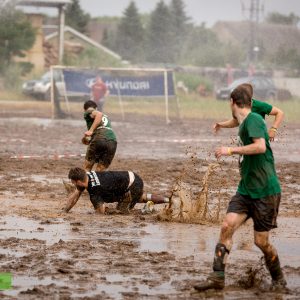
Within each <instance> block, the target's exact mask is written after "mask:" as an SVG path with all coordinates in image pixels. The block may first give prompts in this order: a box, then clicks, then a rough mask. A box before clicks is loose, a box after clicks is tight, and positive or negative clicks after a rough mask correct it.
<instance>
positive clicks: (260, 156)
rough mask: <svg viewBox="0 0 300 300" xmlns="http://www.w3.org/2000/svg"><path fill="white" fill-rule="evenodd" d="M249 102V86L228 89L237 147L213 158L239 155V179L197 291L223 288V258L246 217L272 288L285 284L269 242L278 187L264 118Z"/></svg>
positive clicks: (277, 201) (218, 151) (222, 149)
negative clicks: (236, 126) (236, 125)
mask: <svg viewBox="0 0 300 300" xmlns="http://www.w3.org/2000/svg"><path fill="white" fill-rule="evenodd" d="M251 102H252V88H251V90H249V89H248V88H247V87H246V88H245V86H244V85H240V86H238V87H237V88H236V89H234V90H233V91H232V93H231V100H230V107H231V111H232V115H233V116H234V117H235V118H236V119H237V121H238V123H239V146H238V147H220V148H217V149H216V152H215V155H216V157H217V159H219V158H220V157H221V156H229V155H232V154H238V155H240V173H241V180H240V183H239V186H238V189H237V192H236V194H235V195H234V196H233V197H232V198H231V201H230V202H229V206H228V209H227V214H226V216H225V219H224V221H223V224H222V227H221V233H220V239H219V243H218V244H217V245H216V248H215V256H214V261H213V272H212V273H211V275H210V276H209V277H208V278H207V279H206V280H205V281H202V282H200V283H199V284H198V285H196V286H195V289H196V290H198V291H205V290H207V289H223V288H224V285H225V266H226V259H227V257H228V255H229V252H230V249H231V247H232V237H233V234H234V232H235V231H236V230H237V229H238V228H239V227H240V226H241V225H242V224H243V223H244V222H245V221H246V220H247V219H248V218H252V220H253V223H254V242H255V245H256V246H257V247H258V248H259V249H260V250H261V251H262V252H263V254H264V258H265V262H266V266H267V268H268V270H269V272H270V274H271V277H272V289H273V290H275V291H278V290H284V289H285V287H286V281H285V278H284V275H283V272H282V270H281V267H280V262H279V257H278V253H277V250H276V249H275V247H274V246H273V245H272V244H271V243H270V241H269V232H270V230H271V229H273V228H276V227H277V223H276V219H277V214H278V209H279V204H280V198H281V188H280V184H279V180H278V177H277V175H276V171H275V165H274V158H273V153H272V149H271V147H270V143H269V135H268V131H267V127H266V124H265V121H264V119H263V118H262V117H261V116H260V115H259V114H256V113H253V112H251ZM245 259H246V258H245Z"/></svg>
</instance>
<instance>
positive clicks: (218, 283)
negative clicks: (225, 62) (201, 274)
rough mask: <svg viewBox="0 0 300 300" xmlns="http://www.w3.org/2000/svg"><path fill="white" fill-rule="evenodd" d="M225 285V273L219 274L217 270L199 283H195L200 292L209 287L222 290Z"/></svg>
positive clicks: (195, 287)
mask: <svg viewBox="0 0 300 300" xmlns="http://www.w3.org/2000/svg"><path fill="white" fill-rule="evenodd" d="M224 286H225V277H224V274H218V273H217V272H213V273H211V274H210V275H209V276H208V277H207V279H206V280H204V281H201V282H200V283H199V284H197V285H194V289H196V290H197V291H199V292H203V291H206V290H209V289H215V290H222V289H223V288H224Z"/></svg>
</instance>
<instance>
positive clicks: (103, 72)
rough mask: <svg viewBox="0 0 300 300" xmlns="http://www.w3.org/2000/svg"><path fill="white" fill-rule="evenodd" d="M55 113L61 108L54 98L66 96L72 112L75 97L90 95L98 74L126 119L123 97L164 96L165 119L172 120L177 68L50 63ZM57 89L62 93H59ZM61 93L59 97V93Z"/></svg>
mask: <svg viewBox="0 0 300 300" xmlns="http://www.w3.org/2000/svg"><path fill="white" fill-rule="evenodd" d="M50 74H51V104H52V117H53V118H54V117H55V114H56V111H57V110H58V109H60V108H59V106H58V105H57V102H59V101H58V100H57V99H55V98H63V99H64V100H65V106H66V108H67V109H68V112H70V105H69V101H70V99H71V98H72V97H76V98H78V97H79V98H81V99H82V101H84V100H87V99H91V98H90V97H91V87H92V85H93V84H94V82H95V80H96V78H97V77H101V78H102V80H103V82H104V83H105V84H106V86H107V88H108V90H109V95H110V97H115V98H116V99H117V100H118V103H119V106H120V110H121V114H122V118H123V119H125V109H124V105H123V104H124V103H123V100H124V99H141V101H143V99H148V100H149V101H151V99H161V100H158V101H164V103H165V104H164V107H165V108H164V109H165V119H166V123H170V114H169V108H170V98H172V99H174V103H175V105H176V110H177V115H178V116H180V114H179V103H178V98H177V96H176V91H175V81H174V72H173V70H172V69H163V68H152V69H151V68H97V69H89V68H77V67H67V66H52V67H51V72H50ZM55 91H56V92H58V94H59V95H56V93H55ZM59 96H60V97H59Z"/></svg>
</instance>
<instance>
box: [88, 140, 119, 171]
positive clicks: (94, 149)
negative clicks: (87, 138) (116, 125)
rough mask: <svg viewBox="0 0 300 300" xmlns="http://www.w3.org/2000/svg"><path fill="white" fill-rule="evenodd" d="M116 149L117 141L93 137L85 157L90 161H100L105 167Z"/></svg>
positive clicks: (109, 162)
mask: <svg viewBox="0 0 300 300" xmlns="http://www.w3.org/2000/svg"><path fill="white" fill-rule="evenodd" d="M116 150H117V142H116V141H111V140H106V139H105V138H97V136H96V137H93V138H92V140H91V142H90V144H89V145H88V148H87V151H86V155H85V159H86V160H87V161H88V162H90V163H93V164H94V163H100V164H102V165H103V166H104V167H105V168H108V167H109V165H110V164H111V162H112V160H113V158H114V156H115V153H116Z"/></svg>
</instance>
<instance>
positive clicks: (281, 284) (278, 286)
mask: <svg viewBox="0 0 300 300" xmlns="http://www.w3.org/2000/svg"><path fill="white" fill-rule="evenodd" d="M286 285H287V283H286V280H285V279H284V277H282V278H280V279H277V280H274V279H273V280H272V286H271V291H273V292H285V291H288V288H287V287H286Z"/></svg>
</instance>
